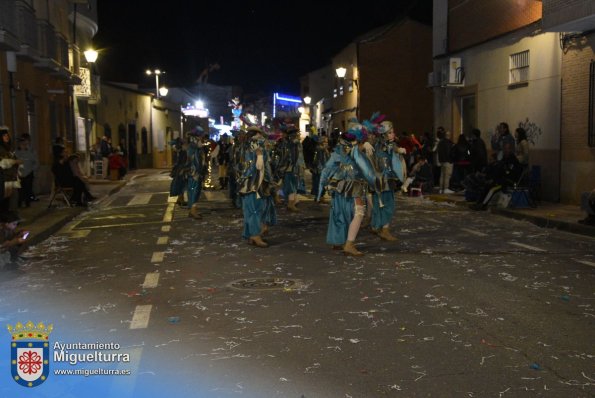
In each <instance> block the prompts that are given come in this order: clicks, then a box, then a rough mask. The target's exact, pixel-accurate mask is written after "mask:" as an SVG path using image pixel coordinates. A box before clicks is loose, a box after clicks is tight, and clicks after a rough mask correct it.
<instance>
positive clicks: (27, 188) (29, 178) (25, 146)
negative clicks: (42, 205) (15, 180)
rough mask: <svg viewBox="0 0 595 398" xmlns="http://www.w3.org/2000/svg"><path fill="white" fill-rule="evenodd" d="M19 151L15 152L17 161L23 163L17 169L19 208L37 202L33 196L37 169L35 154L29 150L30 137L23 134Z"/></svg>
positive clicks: (37, 161) (37, 163)
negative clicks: (19, 183) (19, 182)
mask: <svg viewBox="0 0 595 398" xmlns="http://www.w3.org/2000/svg"><path fill="white" fill-rule="evenodd" d="M18 142H19V149H17V151H16V152H15V155H16V157H17V159H20V160H22V161H23V164H22V165H21V166H20V167H19V177H20V178H21V189H20V190H19V207H21V206H26V207H29V206H30V205H31V201H37V200H39V199H37V198H36V197H35V195H34V194H33V178H34V176H35V171H36V170H37V168H38V167H39V160H37V154H36V153H35V151H34V150H33V149H32V148H31V136H30V135H29V134H23V135H21V137H20V138H19V140H18Z"/></svg>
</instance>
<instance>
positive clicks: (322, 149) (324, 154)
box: [310, 135, 331, 202]
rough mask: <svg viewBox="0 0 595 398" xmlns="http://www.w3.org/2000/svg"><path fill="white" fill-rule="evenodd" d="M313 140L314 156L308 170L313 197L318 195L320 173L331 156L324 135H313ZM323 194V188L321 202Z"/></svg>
mask: <svg viewBox="0 0 595 398" xmlns="http://www.w3.org/2000/svg"><path fill="white" fill-rule="evenodd" d="M313 139H314V141H315V142H316V147H315V149H314V158H313V159H312V168H311V169H310V172H311V173H312V192H311V193H312V195H314V198H317V197H318V196H319V195H318V193H319V188H320V173H322V170H323V169H324V165H325V164H326V162H328V160H329V158H330V157H331V153H330V151H329V148H328V138H327V137H326V136H324V135H323V136H320V137H319V136H314V137H313ZM324 194H325V190H324V189H323V190H322V192H320V200H321V202H323V201H324Z"/></svg>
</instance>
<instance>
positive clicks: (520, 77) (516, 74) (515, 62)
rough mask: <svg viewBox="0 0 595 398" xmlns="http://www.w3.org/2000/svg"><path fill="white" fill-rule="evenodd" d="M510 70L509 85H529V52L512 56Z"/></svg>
mask: <svg viewBox="0 0 595 398" xmlns="http://www.w3.org/2000/svg"><path fill="white" fill-rule="evenodd" d="M508 69H509V77H508V84H519V83H527V82H528V81H529V50H526V51H522V52H520V53H515V54H512V55H511V56H510V60H509V68H508Z"/></svg>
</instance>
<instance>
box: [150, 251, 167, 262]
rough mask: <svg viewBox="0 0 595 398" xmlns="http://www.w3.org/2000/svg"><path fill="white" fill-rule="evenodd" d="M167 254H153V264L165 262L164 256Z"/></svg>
mask: <svg viewBox="0 0 595 398" xmlns="http://www.w3.org/2000/svg"><path fill="white" fill-rule="evenodd" d="M164 255H165V252H153V256H152V257H151V262H152V263H160V262H162V261H163V256H164Z"/></svg>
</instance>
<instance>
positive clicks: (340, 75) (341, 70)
mask: <svg viewBox="0 0 595 398" xmlns="http://www.w3.org/2000/svg"><path fill="white" fill-rule="evenodd" d="M335 72H336V73H337V77H338V78H340V79H343V78H344V77H345V74H346V73H347V69H345V68H343V67H342V66H340V67H338V68H337V69H335Z"/></svg>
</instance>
